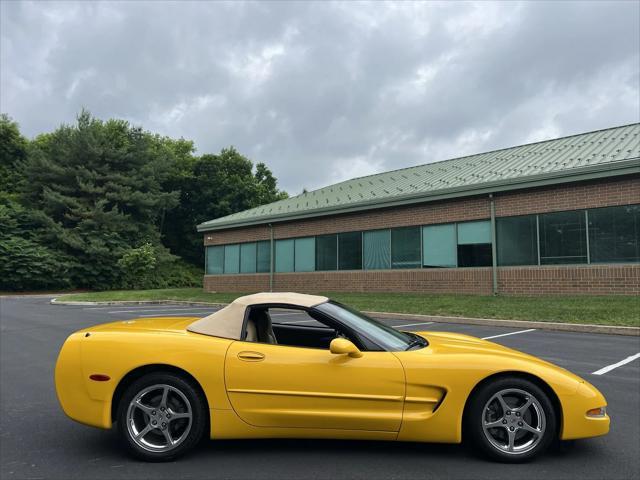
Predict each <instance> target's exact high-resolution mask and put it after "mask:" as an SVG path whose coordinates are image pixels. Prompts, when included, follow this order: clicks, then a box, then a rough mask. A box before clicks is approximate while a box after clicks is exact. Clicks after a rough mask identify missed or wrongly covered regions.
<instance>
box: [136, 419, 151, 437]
mask: <svg viewBox="0 0 640 480" xmlns="http://www.w3.org/2000/svg"><path fill="white" fill-rule="evenodd" d="M154 428H156V427H154V426H153V425H151V423H148V424H147V426H146V427H144V428H143V429H142V430H141V431H140V432H138V434H137V435H136V439H140V438H144V436H145V435H146V434H147V433H149V432H150V431H151V430H153V429H154Z"/></svg>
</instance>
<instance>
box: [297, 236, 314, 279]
mask: <svg viewBox="0 0 640 480" xmlns="http://www.w3.org/2000/svg"><path fill="white" fill-rule="evenodd" d="M294 252H295V271H296V272H313V271H314V270H315V269H316V239H315V237H307V238H296V239H295V246H294Z"/></svg>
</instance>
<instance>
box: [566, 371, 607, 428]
mask: <svg viewBox="0 0 640 480" xmlns="http://www.w3.org/2000/svg"><path fill="white" fill-rule="evenodd" d="M564 403H565V405H564V408H563V414H564V415H563V422H562V432H561V434H560V438H561V439H562V440H573V439H576V438H588V437H599V436H601V435H606V434H607V433H609V425H610V423H611V419H610V418H609V416H608V415H606V414H605V415H603V416H600V417H591V416H587V412H588V411H589V410H592V409H595V408H600V407H606V406H607V401H606V400H605V398H604V396H603V395H602V394H601V393H600V392H599V391H598V389H597V388H596V387H594V386H593V385H591V384H590V383H588V382H584V383H581V384H580V385H579V387H578V390H577V392H576V394H575V395H572V396H571V397H570V398H567V399H566V401H565V402H564Z"/></svg>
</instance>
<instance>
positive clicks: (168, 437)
mask: <svg viewBox="0 0 640 480" xmlns="http://www.w3.org/2000/svg"><path fill="white" fill-rule="evenodd" d="M162 434H163V435H164V438H165V439H166V440H167V446H168V447H172V446H173V444H174V443H175V442H174V440H173V438H171V433H169V429H168V428H164V429H162Z"/></svg>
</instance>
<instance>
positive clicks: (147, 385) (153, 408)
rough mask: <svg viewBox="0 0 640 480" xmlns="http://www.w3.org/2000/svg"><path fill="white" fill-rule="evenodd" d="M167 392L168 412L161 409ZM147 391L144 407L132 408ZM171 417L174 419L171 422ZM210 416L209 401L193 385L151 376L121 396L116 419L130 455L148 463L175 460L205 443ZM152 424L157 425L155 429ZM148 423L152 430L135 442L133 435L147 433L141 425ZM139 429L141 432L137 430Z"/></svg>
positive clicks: (170, 375)
mask: <svg viewBox="0 0 640 480" xmlns="http://www.w3.org/2000/svg"><path fill="white" fill-rule="evenodd" d="M156 387H158V388H156ZM147 390H148V391H147ZM165 390H166V391H167V392H168V393H167V395H166V397H165V398H167V400H166V401H165V405H166V408H165V407H163V408H161V401H162V395H163V393H164V391H165ZM145 391H147V393H144V394H143V396H142V397H141V398H142V402H143V403H144V405H141V406H140V407H137V406H131V404H132V402H133V400H134V399H136V398H138V397H140V395H141V393H142V392H145ZM185 400H186V401H185ZM187 402H188V403H187ZM147 410H150V411H147ZM161 410H162V411H161ZM189 413H190V414H191V417H190V419H189V417H188V414H189ZM152 414H153V415H152ZM172 414H173V417H174V418H173V419H171V418H170V417H171V415H172ZM207 415H208V408H207V404H206V400H205V399H204V398H203V395H202V394H201V393H200V391H199V389H198V388H197V387H196V386H195V385H193V383H192V382H191V381H189V380H187V379H186V378H183V377H181V376H179V375H176V374H175V373H169V372H167V373H163V372H157V373H151V374H148V375H145V376H143V377H141V378H139V379H138V380H136V381H135V382H133V383H132V384H131V385H129V387H128V388H127V389H126V390H125V392H124V394H123V395H122V398H121V399H120V403H119V405H118V413H117V416H116V418H117V432H118V437H119V440H120V442H121V444H122V445H123V446H124V448H125V449H126V450H127V452H128V453H129V454H131V455H133V456H134V457H136V458H139V459H141V460H145V461H149V462H165V461H169V460H174V459H175V458H177V457H179V456H181V455H184V454H185V453H187V452H188V451H189V450H191V449H192V448H193V447H195V446H196V445H197V444H198V443H199V442H200V441H201V440H202V438H203V436H204V434H205V428H206V426H207V425H208V417H207ZM178 417H186V418H178ZM152 422H156V423H154V425H155V426H153V427H152V425H151V423H152ZM164 422H166V424H165V423H164ZM145 423H146V427H148V428H150V430H148V433H146V434H143V435H142V436H141V437H140V436H138V437H137V438H139V439H140V438H141V439H140V440H136V438H134V437H136V435H134V433H136V432H137V433H139V434H140V433H143V430H144V428H142V427H141V426H140V427H138V425H139V424H141V425H145ZM163 425H166V426H165V427H163ZM138 428H139V431H138V430H136V429H138ZM166 434H169V437H166ZM167 438H169V439H170V440H171V441H174V440H175V442H176V445H175V446H173V444H171V443H169V440H167ZM163 439H164V440H163ZM154 443H155V444H154ZM160 443H166V448H165V449H164V450H161V449H160V448H159V447H157V445H159V444H160Z"/></svg>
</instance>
